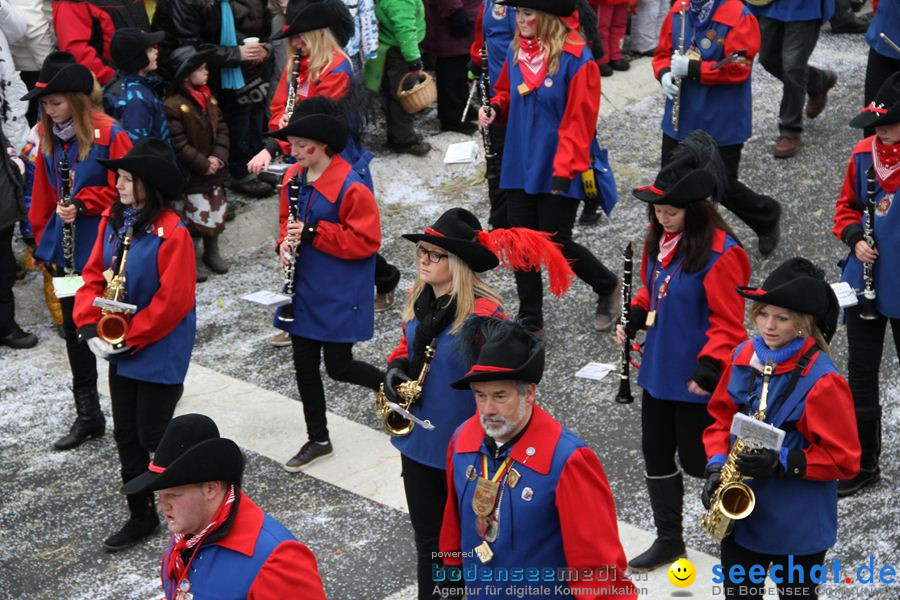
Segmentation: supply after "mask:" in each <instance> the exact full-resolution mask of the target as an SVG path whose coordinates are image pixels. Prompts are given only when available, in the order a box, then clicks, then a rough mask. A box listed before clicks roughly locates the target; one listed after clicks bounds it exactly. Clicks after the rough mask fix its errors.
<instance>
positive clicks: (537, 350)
mask: <svg viewBox="0 0 900 600" xmlns="http://www.w3.org/2000/svg"><path fill="white" fill-rule="evenodd" d="M478 325H479V326H478V327H475V328H473V331H472V332H471V334H470V335H468V336H466V337H465V338H464V340H463V341H462V344H463V346H462V349H463V351H465V352H468V353H471V354H474V355H476V359H475V361H474V364H473V366H472V368H471V369H470V370H469V371H468V373H466V375H465V376H464V377H462V378H461V379H459V380H457V381H455V382H453V384H452V385H453V387H454V388H456V389H458V390H466V391H467V392H469V390H471V392H470V393H474V396H475V403H476V406H477V409H478V412H477V414H475V415H474V416H472V417H470V418H469V419H468V420H467V421H466V422H465V423H463V424H462V425H460V426H459V427H458V428H457V430H456V432H454V434H453V437H452V438H451V440H450V446H449V448H448V449H447V457H446V461H447V485H448V487H449V494H448V496H447V507H446V508H445V510H444V520H443V527H442V529H441V544H440V549H441V552H442V553H444V556H445V557H447V558H445V562H446V563H448V564H451V565H460V564H462V566H463V567H464V568H465V569H466V570H468V567H470V566H472V565H474V566H477V568H478V571H479V573H480V572H482V570H486V569H494V568H497V569H505V570H507V571H510V570H512V569H516V568H519V569H523V570H525V569H529V568H538V569H541V570H542V571H544V570H547V569H552V571H553V573H554V574H556V573H559V572H560V571H563V570H566V569H571V570H575V571H573V572H577V574H578V575H580V576H583V575H584V574H585V572H591V574H592V575H593V578H592V579H590V580H582V579H579V578H578V577H573V578H571V580H570V581H567V582H562V581H560V582H558V583H559V584H560V585H553V586H552V588H551V589H553V590H554V592H553V593H552V594H550V595H541V597H542V598H564V597H565V598H569V597H576V598H580V599H582V600H586V599H589V598H590V599H595V598H600V597H603V598H607V597H608V598H621V599H625V598H629V599H636V598H637V590H636V588H635V587H634V586H633V584H632V583H631V581H629V579H628V577H627V576H626V575H625V567H626V565H625V553H624V551H623V550H622V544H621V542H620V541H619V535H618V526H617V523H616V508H615V504H614V501H613V496H612V492H611V491H610V489H609V484H608V483H607V480H606V474H605V473H604V471H603V466H602V465H601V464H600V461H599V459H598V458H597V455H596V454H594V452H593V451H592V450H591V449H590V448H589V447H588V446H587V445H585V443H584V442H583V441H581V440H579V439H578V438H577V437H575V435H574V434H573V433H572V432H571V431H569V430H568V429H566V428H564V427H563V426H562V425H561V424H560V423H559V422H558V421H556V420H555V419H554V418H553V417H551V416H550V415H549V414H548V413H547V412H546V411H545V410H544V409H543V408H541V406H540V405H538V404H537V403H536V401H535V399H536V396H537V384H538V383H539V382H540V380H541V376H542V375H543V371H544V348H543V345H542V344H541V342H539V341H538V340H537V339H536V338H535V337H534V336H533V335H531V334H529V333H528V332H527V331H526V330H525V329H524V328H523V327H522V326H521V325H519V324H517V323H512V322H510V321H503V320H499V319H491V318H485V319H482V320H481V322H480V323H479V324H478ZM490 581H491V580H490V578H482V577H478V578H476V580H475V581H469V580H468V578H467V579H466V586H467V587H469V588H476V592H481V591H484V587H485V585H486V584H487V583H490ZM559 588H566V589H565V591H564V592H560V591H558V589H559ZM584 588H590V589H584ZM598 589H600V592H599V593H598V591H597V590H598ZM591 590H592V591H591ZM503 591H504V593H503V594H501V595H500V596H496V594H495V596H496V597H498V598H520V597H522V596H521V595H520V594H517V593H516V592H515V588H514V587H512V588H511V587H510V586H507V585H506V584H504V590H503ZM481 595H484V594H481ZM470 597H471V595H470Z"/></svg>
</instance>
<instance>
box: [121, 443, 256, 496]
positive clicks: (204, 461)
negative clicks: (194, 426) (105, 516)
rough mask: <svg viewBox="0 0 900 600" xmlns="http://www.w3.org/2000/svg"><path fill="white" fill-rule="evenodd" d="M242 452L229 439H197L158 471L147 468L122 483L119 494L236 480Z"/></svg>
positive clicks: (239, 470)
mask: <svg viewBox="0 0 900 600" xmlns="http://www.w3.org/2000/svg"><path fill="white" fill-rule="evenodd" d="M243 473H244V455H243V454H242V453H241V449H240V448H239V447H238V445H237V444H235V443H234V442H233V441H232V440H229V439H227V438H215V439H210V440H205V441H203V442H200V443H199V444H197V445H196V446H194V447H192V448H190V449H188V450H187V451H185V452H184V454H182V455H181V456H179V457H178V458H177V459H175V461H173V462H172V464H171V465H169V466H168V467H166V468H165V470H163V471H162V472H161V473H155V472H153V471H149V470H148V471H147V472H146V473H142V474H141V475H138V476H137V477H135V478H134V479H132V480H130V481H129V482H128V483H126V484H125V485H123V486H122V489H121V492H122V493H123V494H127V495H132V494H145V493H147V492H155V491H156V490H162V489H166V488H173V487H178V486H180V485H187V484H189V483H203V482H204V481H219V480H221V481H228V482H231V483H240V481H241V476H242V475H243Z"/></svg>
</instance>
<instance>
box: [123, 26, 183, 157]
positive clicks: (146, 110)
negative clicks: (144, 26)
mask: <svg viewBox="0 0 900 600" xmlns="http://www.w3.org/2000/svg"><path fill="white" fill-rule="evenodd" d="M165 37H166V34H165V33H163V32H161V31H158V32H156V33H146V32H143V31H141V30H140V29H137V28H134V27H124V28H122V29H120V30H118V31H117V32H116V33H115V34H114V35H113V38H112V42H111V43H110V54H112V57H113V60H114V61H115V64H116V68H117V69H118V70H119V72H120V73H121V74H122V82H121V85H120V87H119V93H118V98H117V99H116V100H115V103H114V104H113V105H112V109H113V110H112V116H113V117H115V118H116V119H118V121H119V124H120V125H122V128H123V129H124V130H125V131H126V132H128V135H129V137H131V139H132V141H135V142H136V141H138V140H139V139H142V138H145V137H155V138H159V139H161V140H163V141H164V142H166V143H169V144H171V143H172V136H170V135H169V124H168V123H167V122H166V113H165V109H164V108H163V103H162V100H160V98H159V95H157V93H156V90H157V89H159V88H160V86H161V85H162V78H160V76H159V75H156V74H155V72H156V68H157V63H158V61H159V48H158V46H159V44H160V43H162V41H163V40H164V39H165Z"/></svg>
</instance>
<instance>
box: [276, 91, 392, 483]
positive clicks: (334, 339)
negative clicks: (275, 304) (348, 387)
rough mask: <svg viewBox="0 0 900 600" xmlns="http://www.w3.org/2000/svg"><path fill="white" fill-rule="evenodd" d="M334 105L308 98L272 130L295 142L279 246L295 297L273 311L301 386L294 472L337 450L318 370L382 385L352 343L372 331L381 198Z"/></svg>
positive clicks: (289, 463)
mask: <svg viewBox="0 0 900 600" xmlns="http://www.w3.org/2000/svg"><path fill="white" fill-rule="evenodd" d="M336 114H337V109H336V107H335V106H334V103H333V102H332V101H330V100H329V99H328V98H325V97H323V96H316V97H313V98H309V99H307V100H304V101H303V102H301V103H299V104H298V105H297V107H296V108H295V109H294V113H293V115H292V116H291V120H290V122H289V123H288V125H287V126H286V127H284V128H282V129H279V130H278V131H275V132H273V133H271V134H269V135H271V136H272V137H274V138H276V139H278V140H286V141H288V142H290V144H291V153H292V155H293V156H294V158H296V159H297V162H296V163H295V164H293V165H291V166H290V167H289V168H288V169H287V170H286V171H285V173H284V178H283V180H282V189H281V201H280V212H279V220H280V223H281V234H280V236H279V238H278V253H279V256H280V257H281V264H282V266H283V267H284V266H288V265H289V264H290V263H291V262H292V261H294V268H293V279H292V286H293V290H294V295H293V298H292V303H291V309H290V312H291V314H292V315H293V319H292V320H291V321H290V322H288V321H285V320H283V317H285V316H286V315H285V309H283V308H282V309H280V310H279V312H278V313H277V315H276V318H275V323H274V324H275V327H277V328H278V329H281V330H283V331H286V332H287V333H288V334H289V335H290V337H291V345H292V347H293V357H294V368H295V369H296V373H297V389H298V390H299V392H300V400H301V402H303V416H304V418H305V420H306V431H307V435H308V438H309V441H308V442H307V443H305V444H303V447H301V448H300V451H299V452H297V454H296V455H295V456H294V457H293V458H291V459H290V460H289V461H287V463H285V465H284V468H285V470H287V471H289V472H291V473H295V472H298V471H300V470H301V469H303V468H304V467H305V466H307V465H308V464H310V463H311V462H312V461H314V460H316V459H319V458H321V457H324V456H328V455H330V454H331V453H332V452H333V448H332V445H331V441H330V438H329V436H328V427H327V422H326V415H325V391H324V389H323V387H322V377H321V375H320V373H319V364H320V362H321V356H322V354H323V353H324V356H325V370H326V371H327V372H328V376H329V377H331V378H332V379H334V380H335V381H345V382H348V383H353V384H356V385H361V386H364V387H367V388H369V389H371V390H373V391H374V390H377V389H378V387H379V385H380V384H381V382H382V379H383V376H384V374H383V373H382V371H381V370H380V369H378V368H376V367H374V366H372V365H370V364H368V363H365V362H362V361H358V360H353V344H354V342H357V341H360V340H367V339H369V338H371V337H372V333H373V330H374V327H375V314H374V311H373V308H374V306H373V305H374V302H373V298H372V293H371V289H372V288H371V286H372V277H373V276H374V273H375V252H376V251H377V250H378V247H379V245H380V244H381V223H380V220H379V216H378V205H377V204H376V202H375V197H374V196H373V195H372V191H371V190H370V189H369V188H368V187H366V185H365V184H364V183H363V181H362V179H361V178H360V176H359V174H358V173H357V172H356V171H354V170H353V168H352V167H351V166H350V164H349V163H348V162H347V161H346V160H344V159H343V158H342V157H341V155H340V152H341V150H343V149H344V146H345V145H346V144H347V129H346V128H345V127H344V124H343V123H342V122H341V121H340V120H339V119H338V117H337V116H336ZM295 177H296V178H297V181H296V182H295V184H296V185H298V186H299V193H298V197H297V198H296V220H295V222H293V223H291V222H289V221H290V214H291V206H290V203H291V202H292V201H293V199H290V198H288V191H289V189H290V187H291V185H290V184H291V180H292V179H294V178H295Z"/></svg>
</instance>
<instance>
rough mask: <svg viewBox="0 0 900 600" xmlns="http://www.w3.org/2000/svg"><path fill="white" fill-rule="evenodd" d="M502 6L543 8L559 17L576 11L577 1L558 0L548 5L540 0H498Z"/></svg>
mask: <svg viewBox="0 0 900 600" xmlns="http://www.w3.org/2000/svg"><path fill="white" fill-rule="evenodd" d="M497 4H498V5H500V6H514V7H519V8H531V9H534V10H542V11H544V12H546V13H549V14H551V15H556V16H558V17H568V16H570V15H571V14H572V13H573V12H575V8H576V7H575V2H570V1H569V0H562V1H558V0H557V1H556V2H553V3H552V4H550V5H548V3H547V2H546V1H545V2H541V1H540V0H497Z"/></svg>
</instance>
